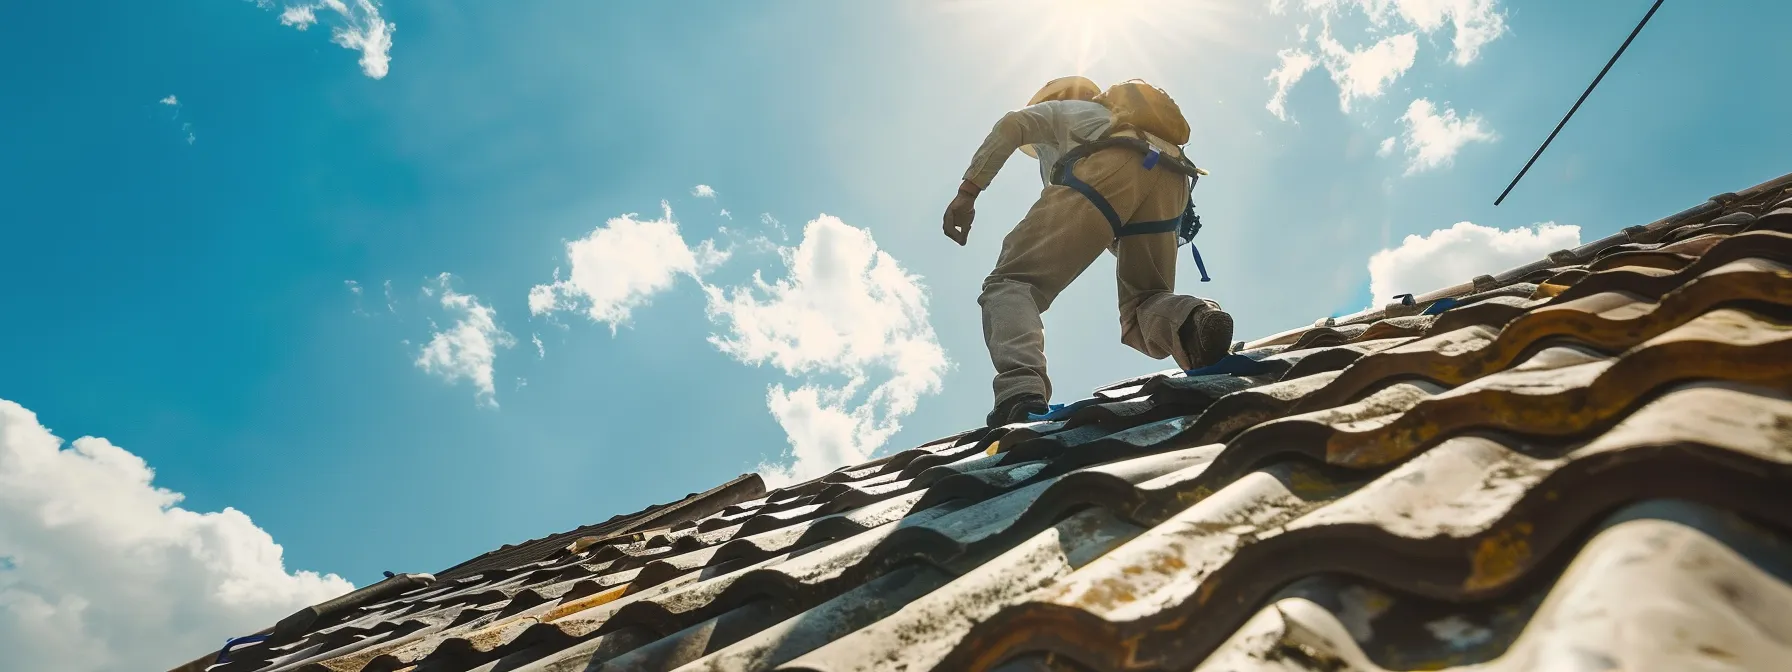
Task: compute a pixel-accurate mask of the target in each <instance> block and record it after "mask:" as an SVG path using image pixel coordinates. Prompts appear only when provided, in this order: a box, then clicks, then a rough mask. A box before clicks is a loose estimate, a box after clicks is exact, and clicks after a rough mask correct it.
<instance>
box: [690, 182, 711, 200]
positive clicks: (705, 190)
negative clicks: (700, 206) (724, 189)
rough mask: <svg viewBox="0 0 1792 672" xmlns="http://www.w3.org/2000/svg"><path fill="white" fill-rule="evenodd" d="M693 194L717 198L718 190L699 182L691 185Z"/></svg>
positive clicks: (700, 196) (699, 196)
mask: <svg viewBox="0 0 1792 672" xmlns="http://www.w3.org/2000/svg"><path fill="white" fill-rule="evenodd" d="M691 195H692V196H696V197H697V198H715V197H716V190H715V189H714V188H712V187H710V186H709V185H707V184H699V185H697V186H695V187H691Z"/></svg>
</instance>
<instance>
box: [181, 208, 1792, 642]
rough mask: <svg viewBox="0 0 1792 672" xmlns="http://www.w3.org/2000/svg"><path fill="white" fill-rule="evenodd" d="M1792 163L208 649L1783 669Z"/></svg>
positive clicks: (1790, 582) (388, 589) (510, 550)
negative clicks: (1555, 248) (1542, 251)
mask: <svg viewBox="0 0 1792 672" xmlns="http://www.w3.org/2000/svg"><path fill="white" fill-rule="evenodd" d="M1789 197H1792V176H1788V177H1785V178H1780V179H1779V180H1775V181H1774V182H1770V183H1768V184H1765V185H1762V186H1760V187H1756V188H1754V189H1751V190H1748V191H1745V192H1742V193H1740V194H1725V195H1722V196H1719V197H1716V198H1714V199H1712V200H1711V201H1709V202H1707V203H1705V204H1702V205H1700V206H1699V207H1696V208H1693V209H1690V210H1688V211H1686V212H1682V213H1679V214H1677V215H1674V216H1673V217H1669V218H1666V219H1663V220H1661V221H1658V222H1655V223H1652V224H1649V225H1646V226H1640V227H1632V228H1631V229H1627V230H1626V231H1625V232H1623V233H1622V234H1619V235H1618V236H1614V237H1613V238H1608V239H1606V240H1603V241H1598V242H1595V243H1592V244H1589V245H1587V246H1583V247H1581V248H1579V249H1576V250H1565V251H1562V252H1558V253H1555V254H1552V255H1550V257H1549V258H1548V259H1546V260H1543V261H1539V262H1538V263H1536V264H1531V265H1528V266H1525V267H1522V268H1519V269H1514V270H1513V271H1511V272H1508V273H1504V274H1501V275H1498V276H1483V277H1481V278H1476V279H1473V280H1472V281H1470V282H1467V283H1464V284H1463V285H1459V286H1457V287H1452V288H1447V289H1446V290H1441V291H1439V292H1433V293H1431V294H1427V295H1424V296H1419V297H1415V300H1414V301H1412V302H1411V303H1410V304H1408V303H1405V302H1401V303H1395V304H1390V305H1389V306H1386V307H1384V308H1383V309H1380V310H1376V311H1371V312H1366V313H1363V314H1359V315H1353V316H1349V317H1346V318H1342V319H1335V320H1321V321H1320V322H1319V323H1316V324H1315V325H1314V326H1312V327H1308V328H1303V329H1299V330H1295V331H1291V332H1287V333H1283V334H1277V335H1275V336H1272V337H1269V338H1266V339H1262V340H1259V341H1256V342H1252V343H1247V344H1242V345H1241V347H1240V348H1239V350H1238V351H1237V352H1236V353H1235V354H1234V355H1232V356H1230V357H1228V358H1227V359H1226V360H1224V361H1222V362H1220V363H1219V364H1217V365H1215V366H1213V367H1209V368H1208V369H1204V370H1201V371H1195V372H1189V373H1188V374H1184V373H1182V372H1169V373H1164V374H1157V375H1153V376H1147V377H1143V378H1138V379H1133V380H1129V381H1123V382H1121V383H1118V384H1115V385H1112V386H1109V387H1107V388H1104V389H1101V390H1097V391H1096V392H1095V393H1094V395H1093V396H1091V398H1090V399H1088V400H1085V401H1084V402H1079V403H1078V404H1073V405H1071V406H1070V407H1068V408H1065V409H1063V410H1061V411H1059V412H1058V413H1057V415H1056V417H1054V418H1053V419H1052V420H1050V421H1046V422H1038V423H1031V424H1025V425H1014V426H1009V427H1004V428H998V429H994V430H977V431H973V432H969V433H966V434H962V435H959V436H954V437H949V438H947V439H942V440H940V441H937V442H934V443H931V444H928V445H925V446H922V447H920V448H916V449H913V450H907V451H903V452H900V453H897V454H895V455H891V456H889V457H886V458H883V459H880V460H877V461H874V462H870V463H867V464H864V465H859V466H855V467H850V468H846V469H842V470H840V471H837V472H835V473H832V474H829V475H827V476H825V477H823V478H820V479H817V480H815V481H811V482H808V483H804V484H801V485H797V486H794V487H790V488H785V489H781V490H775V491H772V492H764V491H763V487H762V486H760V485H759V484H758V481H757V480H756V479H751V478H747V479H743V480H739V481H736V482H734V483H731V484H729V485H727V486H723V487H721V488H718V489H717V490H714V491H711V492H709V493H704V494H703V495H693V496H692V497H690V498H687V499H686V500H684V501H683V502H680V503H678V504H675V505H671V506H669V507H664V508H655V509H650V510H648V511H645V512H642V513H640V514H636V515H634V516H628V517H622V518H618V519H613V520H612V521H610V522H609V523H605V524H604V525H601V526H593V527H591V528H581V529H580V530H575V531H573V532H569V533H567V534H564V535H556V536H554V537H549V538H546V539H542V540H537V541H535V542H530V543H528V544H523V545H520V546H516V547H507V548H506V549H503V550H501V551H499V552H494V553H493V554H487V555H486V556H482V557H481V558H478V559H475V560H474V561H470V562H469V563H466V564H463V565H461V566H458V567H456V568H453V569H451V570H448V571H447V572H444V573H443V574H442V575H441V577H440V578H439V579H434V580H433V581H432V580H431V579H432V577H427V576H411V575H407V576H404V577H396V578H394V579H392V580H391V581H394V582H398V581H402V582H403V583H402V585H400V584H391V585H388V584H384V583H383V584H379V585H376V586H371V587H369V588H367V589H363V591H365V592H363V593H357V594H361V595H363V597H364V598H365V599H361V598H357V599H348V598H344V599H342V600H338V601H336V602H333V603H329V604H333V605H335V606H331V607H329V608H323V607H322V606H321V605H320V607H319V608H316V609H314V610H312V611H311V612H302V613H309V615H308V616H306V617H305V618H303V619H300V620H301V621H303V623H302V624H301V625H302V627H300V625H291V626H290V627H276V628H275V629H274V631H273V634H272V635H271V636H270V638H269V639H268V640H266V641H263V642H255V643H249V644H246V645H243V646H240V647H238V648H236V649H235V650H233V651H231V652H230V654H229V661H228V662H225V663H223V664H219V665H213V666H211V667H210V668H209V669H212V670H218V671H220V672H248V671H250V670H331V671H335V672H353V671H367V670H378V671H390V670H416V671H417V672H447V671H451V670H452V671H458V670H481V671H485V672H499V671H514V672H524V671H528V672H546V671H566V670H597V669H602V670H673V669H676V670H681V671H687V672H697V671H715V672H723V671H735V670H769V669H777V670H813V671H817V672H823V671H825V672H844V671H847V670H867V671H869V670H892V671H894V670H935V669H937V670H988V669H1001V670H1176V671H1184V670H1196V669H1198V670H1237V669H1270V670H1364V671H1368V670H1383V669H1416V668H1423V669H1438V668H1447V667H1473V668H1475V669H1485V670H1529V669H1676V670H1677V669H1765V668H1771V667H1773V666H1774V665H1776V664H1779V662H1780V661H1784V660H1788V659H1792V533H1789V532H1788V531H1789V530H1792V198H1789ZM381 586H385V588H381ZM393 593H402V594H393ZM351 597H353V596H351ZM337 602H339V603H340V604H337ZM289 621H292V619H289ZM292 622H293V623H298V621H292ZM287 623H288V622H283V624H287ZM194 669H199V668H194Z"/></svg>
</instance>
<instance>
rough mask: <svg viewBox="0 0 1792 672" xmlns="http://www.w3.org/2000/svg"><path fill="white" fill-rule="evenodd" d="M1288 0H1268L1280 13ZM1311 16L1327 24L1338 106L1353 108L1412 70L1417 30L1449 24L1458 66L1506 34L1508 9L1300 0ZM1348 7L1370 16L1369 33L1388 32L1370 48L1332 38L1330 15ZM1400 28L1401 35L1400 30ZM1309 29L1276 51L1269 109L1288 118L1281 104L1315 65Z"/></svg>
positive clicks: (1321, 46) (1484, 1) (1465, 0)
mask: <svg viewBox="0 0 1792 672" xmlns="http://www.w3.org/2000/svg"><path fill="white" fill-rule="evenodd" d="M1287 5H1288V3H1287V2H1286V1H1285V0H1269V10H1270V12H1271V13H1273V14H1281V13H1282V12H1283V11H1284V10H1285V9H1286V7H1287ZM1299 6H1300V8H1301V9H1302V10H1304V11H1305V12H1306V14H1307V15H1308V16H1307V19H1308V20H1310V19H1319V20H1320V21H1321V22H1322V25H1323V28H1322V29H1321V30H1320V33H1319V36H1318V37H1317V38H1316V40H1315V47H1316V48H1317V50H1318V54H1319V62H1320V63H1322V64H1323V65H1325V67H1326V70H1327V71H1328V72H1330V73H1331V76H1332V80H1333V81H1334V82H1336V83H1337V84H1338V88H1339V93H1338V97H1339V105H1340V107H1341V108H1342V109H1343V110H1344V111H1345V112H1349V111H1350V106H1351V102H1352V101H1353V100H1354V99H1358V98H1368V99H1373V98H1377V97H1379V96H1381V94H1382V93H1383V92H1384V91H1385V90H1386V88H1387V86H1388V85H1389V84H1391V83H1393V82H1394V80H1396V79H1398V78H1399V77H1400V76H1401V75H1402V74H1404V73H1405V72H1406V71H1407V70H1409V69H1411V68H1412V66H1413V63H1414V61H1415V60H1416V58H1417V56H1418V50H1419V42H1418V35H1425V36H1427V37H1429V36H1431V35H1433V34H1435V33H1436V32H1437V31H1439V30H1442V29H1443V28H1444V27H1445V26H1449V27H1451V29H1452V31H1453V32H1454V39H1453V41H1452V47H1451V55H1450V59H1451V61H1453V62H1454V63H1456V64H1457V65H1460V66H1466V65H1468V64H1470V63H1473V62H1474V61H1475V60H1476V59H1477V58H1479V57H1480V53H1481V49H1482V48H1484V47H1486V46H1487V45H1488V44H1490V43H1492V42H1493V41H1494V40H1497V39H1499V38H1500V36H1502V35H1505V34H1506V18H1505V13H1504V12H1502V11H1500V9H1499V0H1301V1H1300V2H1299ZM1347 10H1354V11H1357V12H1360V13H1361V14H1362V15H1363V16H1365V17H1367V18H1368V22H1369V26H1368V31H1367V33H1366V34H1365V37H1367V36H1371V35H1377V34H1380V35H1389V36H1388V37H1383V38H1382V39H1381V40H1380V41H1378V42H1376V43H1375V44H1374V45H1372V46H1370V47H1369V48H1366V49H1347V48H1345V47H1344V46H1343V44H1341V43H1340V42H1339V41H1337V40H1336V39H1334V38H1333V37H1332V25H1333V23H1332V19H1334V18H1336V17H1338V16H1339V15H1340V14H1342V13H1343V12H1345V11H1347ZM1396 33H1397V34H1396ZM1307 37H1308V30H1307V26H1306V25H1302V26H1301V27H1300V31H1299V39H1298V44H1297V46H1296V47H1292V48H1288V49H1282V50H1280V51H1278V52H1276V55H1277V56H1278V58H1279V59H1280V62H1279V63H1278V65H1277V66H1276V68H1275V70H1272V71H1271V72H1270V74H1269V77H1267V78H1266V79H1268V80H1269V81H1270V82H1272V83H1273V84H1274V85H1275V93H1274V94H1273V95H1272V97H1271V98H1270V101H1269V105H1268V107H1269V111H1270V113H1272V114H1274V115H1276V118H1278V119H1283V120H1286V118H1287V117H1286V113H1285V112H1284V110H1283V106H1284V104H1285V101H1286V99H1287V92H1288V89H1290V88H1292V87H1293V86H1294V84H1295V83H1296V82H1299V81H1300V79H1301V76H1302V75H1305V74H1306V72H1307V71H1308V70H1310V69H1311V68H1312V67H1313V60H1312V56H1311V55H1310V54H1309V52H1308V50H1307V49H1306V48H1305V45H1306V43H1307Z"/></svg>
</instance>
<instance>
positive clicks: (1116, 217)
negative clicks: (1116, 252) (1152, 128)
mask: <svg viewBox="0 0 1792 672" xmlns="http://www.w3.org/2000/svg"><path fill="white" fill-rule="evenodd" d="M1158 158H1159V154H1158V152H1157V150H1155V149H1154V150H1152V151H1151V152H1149V153H1147V154H1146V155H1145V162H1144V166H1145V169H1146V170H1151V169H1152V168H1155V167H1156V166H1157V160H1158ZM1075 167H1076V161H1066V162H1064V167H1063V169H1062V170H1060V171H1059V173H1058V183H1059V184H1062V185H1064V186H1066V187H1070V188H1071V189H1075V190H1076V193H1079V194H1082V195H1083V198H1086V199H1089V204H1090V205H1093V206H1095V209H1096V210H1097V211H1099V212H1100V213H1101V216H1102V217H1103V218H1106V219H1107V220H1108V228H1111V229H1113V230H1114V237H1115V238H1124V237H1126V236H1143V235H1147V234H1152V233H1176V232H1178V231H1180V230H1181V229H1182V223H1183V221H1184V218H1185V217H1187V216H1188V214H1187V213H1186V212H1185V213H1184V214H1182V215H1178V216H1176V217H1175V218H1172V219H1166V220H1163V221H1158V222H1133V223H1132V224H1131V225H1128V224H1126V223H1125V222H1122V221H1120V213H1118V212H1115V211H1114V206H1113V205H1112V204H1110V203H1108V199H1107V198H1105V197H1103V196H1102V195H1101V192H1098V191H1096V190H1095V187H1094V186H1092V185H1090V184H1089V183H1088V182H1084V181H1082V179H1080V178H1078V177H1077V176H1076V173H1075V172H1073V169H1074V168H1075ZM1189 189H1190V193H1189V198H1190V199H1193V198H1194V197H1195V196H1194V193H1193V189H1194V184H1193V183H1192V181H1191V183H1190V185H1189ZM1191 202H1192V201H1191ZM1188 253H1189V256H1192V257H1194V258H1195V268H1196V269H1197V270H1199V271H1201V282H1213V278H1210V277H1208V276H1207V262H1205V261H1202V260H1201V250H1199V249H1196V247H1195V242H1194V241H1193V240H1190V241H1189V243H1188Z"/></svg>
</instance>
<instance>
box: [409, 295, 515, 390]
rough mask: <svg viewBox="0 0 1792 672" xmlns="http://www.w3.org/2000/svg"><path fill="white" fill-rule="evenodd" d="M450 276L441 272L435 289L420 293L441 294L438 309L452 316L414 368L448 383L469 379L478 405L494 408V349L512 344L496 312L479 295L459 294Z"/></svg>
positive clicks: (434, 335) (427, 346)
mask: <svg viewBox="0 0 1792 672" xmlns="http://www.w3.org/2000/svg"><path fill="white" fill-rule="evenodd" d="M452 280H453V276H451V275H449V274H447V273H443V274H441V275H440V276H437V278H436V286H437V288H436V289H434V290H432V289H431V288H429V287H427V286H426V287H424V293H425V294H428V295H431V296H434V295H435V294H436V293H437V292H438V291H439V292H440V294H441V302H442V309H443V310H445V311H448V312H449V313H451V314H453V315H455V316H456V319H455V322H454V326H452V327H449V328H448V329H447V330H446V331H437V332H435V333H434V334H432V335H431V336H430V339H429V342H428V343H425V344H424V345H423V350H422V352H420V353H419V354H418V356H417V361H416V364H417V368H420V369H423V370H424V371H425V372H427V373H431V374H434V375H436V376H440V377H441V378H442V379H443V380H446V381H448V382H450V383H453V382H456V381H459V380H462V379H465V380H468V381H472V383H473V388H474V390H475V396H476V398H477V399H478V400H479V403H480V404H483V405H487V406H492V407H496V406H497V405H498V398H497V393H496V391H495V390H494V389H493V387H492V368H493V365H494V363H495V362H496V360H497V357H498V348H508V347H511V346H513V345H515V344H516V340H515V339H514V338H512V337H511V335H510V334H509V332H506V331H504V330H503V329H502V328H500V327H499V326H498V312H497V311H496V310H493V309H492V308H491V307H490V306H487V305H484V304H482V303H480V302H479V297H477V296H474V295H472V294H461V293H459V292H456V291H454V288H453V287H452V286H450V282H451V281H452Z"/></svg>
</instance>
